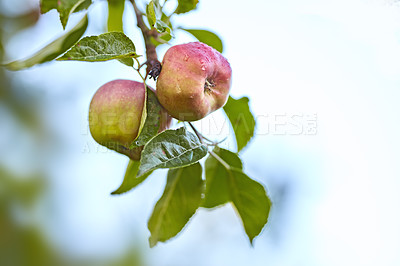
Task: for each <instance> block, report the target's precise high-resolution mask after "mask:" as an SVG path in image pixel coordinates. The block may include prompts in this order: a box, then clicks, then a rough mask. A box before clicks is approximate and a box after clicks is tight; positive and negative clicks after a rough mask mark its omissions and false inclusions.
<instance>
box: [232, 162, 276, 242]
mask: <svg viewBox="0 0 400 266" xmlns="http://www.w3.org/2000/svg"><path fill="white" fill-rule="evenodd" d="M229 172H230V175H229V177H230V178H229V185H230V193H231V200H232V203H233V205H234V206H235V208H236V210H237V211H238V213H239V215H240V218H241V219H242V222H243V226H244V229H245V231H246V234H247V236H248V237H249V240H250V242H251V243H252V242H253V239H254V237H256V236H257V235H258V234H259V233H260V232H261V230H262V229H263V227H264V226H265V224H266V223H267V222H268V216H269V211H270V209H271V201H270V199H269V198H268V196H267V194H266V192H265V189H264V187H263V186H262V185H261V184H260V183H258V182H256V181H254V180H252V179H251V178H249V177H248V176H247V175H246V174H244V173H243V172H242V171H241V170H239V169H234V168H232V169H231V170H230V171H229Z"/></svg>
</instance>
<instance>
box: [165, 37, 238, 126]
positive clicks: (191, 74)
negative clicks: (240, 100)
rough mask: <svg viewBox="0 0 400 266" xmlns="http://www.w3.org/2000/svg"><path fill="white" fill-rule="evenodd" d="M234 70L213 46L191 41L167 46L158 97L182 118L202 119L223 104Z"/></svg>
mask: <svg viewBox="0 0 400 266" xmlns="http://www.w3.org/2000/svg"><path fill="white" fill-rule="evenodd" d="M231 76H232V69H231V67H230V65H229V63H228V61H227V60H226V58H225V57H223V56H222V55H221V53H219V52H218V51H217V50H215V49H214V48H212V47H210V46H208V45H206V44H204V43H201V42H192V43H186V44H181V45H176V46H173V47H171V48H169V49H168V51H167V52H166V54H165V56H164V59H163V61H162V69H161V73H160V75H159V77H158V79H157V97H158V100H159V101H160V103H161V105H162V106H163V107H164V108H165V109H166V110H167V111H168V113H169V114H170V115H171V116H172V117H174V118H176V119H178V120H181V121H195V120H199V119H202V118H203V117H205V116H207V115H208V114H210V113H211V112H213V111H215V110H217V109H219V108H221V107H222V106H224V104H225V103H226V101H227V99H228V95H229V90H230V87H231Z"/></svg>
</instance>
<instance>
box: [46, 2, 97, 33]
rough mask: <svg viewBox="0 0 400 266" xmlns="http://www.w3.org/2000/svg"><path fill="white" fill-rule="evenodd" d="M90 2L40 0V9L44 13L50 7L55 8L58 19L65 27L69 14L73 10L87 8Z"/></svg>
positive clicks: (50, 8)
mask: <svg viewBox="0 0 400 266" xmlns="http://www.w3.org/2000/svg"><path fill="white" fill-rule="evenodd" d="M91 4H92V1H91V0H41V1H40V11H41V13H42V14H44V13H46V12H48V11H50V10H52V9H56V10H57V11H58V13H59V14H60V21H61V24H62V26H63V28H64V29H65V26H66V25H67V22H68V19H69V16H70V15H71V14H72V13H73V12H78V11H81V10H83V9H87V8H88V7H89V6H90V5H91Z"/></svg>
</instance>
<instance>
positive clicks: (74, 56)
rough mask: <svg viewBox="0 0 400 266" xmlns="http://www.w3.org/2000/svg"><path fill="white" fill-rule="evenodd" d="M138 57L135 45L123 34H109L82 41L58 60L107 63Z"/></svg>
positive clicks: (86, 38)
mask: <svg viewBox="0 0 400 266" xmlns="http://www.w3.org/2000/svg"><path fill="white" fill-rule="evenodd" d="M134 57H138V55H137V54H136V52H135V45H134V44H133V42H132V41H131V40H130V39H129V38H128V37H127V36H126V35H125V34H124V33H122V32H108V33H104V34H101V35H99V36H90V37H85V38H83V39H81V40H80V41H79V42H78V43H77V44H76V45H75V46H73V47H72V48H71V49H70V50H69V51H68V52H67V53H66V54H64V55H63V56H62V57H60V58H58V59H57V60H77V61H89V62H96V61H107V60H112V59H124V58H134Z"/></svg>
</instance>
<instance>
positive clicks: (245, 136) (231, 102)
mask: <svg viewBox="0 0 400 266" xmlns="http://www.w3.org/2000/svg"><path fill="white" fill-rule="evenodd" d="M224 111H225V113H226V115H227V116H228V118H229V120H230V121H231V125H232V128H233V131H234V132H235V136H236V144H237V151H238V152H240V151H241V150H242V149H243V148H244V147H246V145H247V143H248V142H249V141H250V139H251V138H252V137H253V136H254V128H255V126H256V121H255V120H254V116H253V115H252V113H251V112H250V108H249V98H247V97H243V98H240V99H238V100H235V99H234V98H232V97H230V96H229V99H228V102H227V103H226V104H225V106H224Z"/></svg>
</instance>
